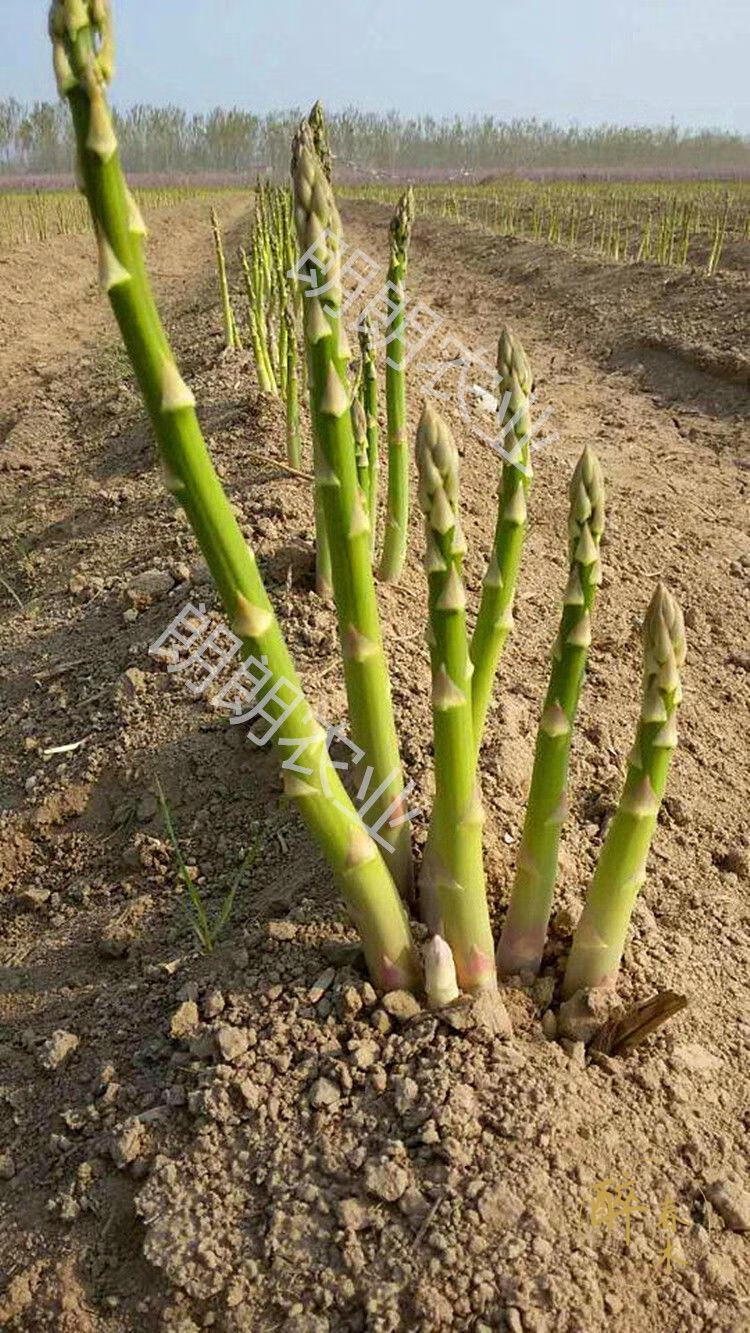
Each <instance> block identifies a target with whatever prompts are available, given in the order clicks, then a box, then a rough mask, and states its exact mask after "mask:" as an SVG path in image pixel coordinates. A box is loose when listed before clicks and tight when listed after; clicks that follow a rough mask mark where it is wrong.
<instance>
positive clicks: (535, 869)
mask: <svg viewBox="0 0 750 1333" xmlns="http://www.w3.org/2000/svg"><path fill="white" fill-rule="evenodd" d="M603 529H604V480H603V477H602V472H601V467H600V465H599V460H598V459H597V457H596V455H595V454H594V453H593V451H592V450H591V449H590V448H589V447H588V445H587V446H586V448H585V449H584V451H583V453H582V455H581V457H580V459H579V460H578V463H577V465H576V468H575V471H574V473H573V477H572V480H571V483H570V519H569V538H570V573H569V577H568V585H567V587H566V589H565V597H564V601H563V610H562V618H561V621H560V628H559V632H558V635H557V638H556V639H555V645H554V648H553V652H552V671H551V673H550V680H549V685H548V687H547V696H546V698H545V701H544V710H543V712H542V716H541V720H540V723H539V730H538V732H537V739H536V752H535V754H534V769H533V772H532V776H531V788H530V791H529V799H528V803H527V806H526V818H525V821H524V828H523V836H522V838H521V846H520V848H519V852H518V861H517V864H516V874H515V880H514V882H513V889H512V892H511V897H510V905H509V907H508V915H507V917H506V918H505V925H504V927H503V931H502V935H501V936H500V944H499V946H498V951H497V966H498V971H499V972H500V975H501V976H503V975H505V976H507V975H509V974H511V973H513V972H524V971H528V972H537V971H538V970H539V965H540V963H541V961H542V951H543V949H544V941H545V938H546V935H547V923H548V921H549V915H550V909H551V906H552V895H553V892H554V888H555V879H556V877H557V859H558V852H559V847H560V832H561V829H562V824H563V822H564V820H565V818H566V815H567V801H566V787H567V781H568V764H569V759H570V742H571V738H572V734H573V726H574V724H575V716H576V711H577V709H578V700H579V697H580V693H581V687H582V684H583V677H584V672H585V669H586V655H587V652H588V646H589V643H590V641H591V614H592V611H593V606H594V599H595V597H596V589H597V587H598V585H599V583H600V581H601V565H600V562H599V543H600V541H601V535H602V531H603Z"/></svg>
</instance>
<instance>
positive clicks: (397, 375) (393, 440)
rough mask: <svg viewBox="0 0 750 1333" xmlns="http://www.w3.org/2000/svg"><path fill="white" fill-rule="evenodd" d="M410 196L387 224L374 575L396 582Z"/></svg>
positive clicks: (400, 546)
mask: <svg viewBox="0 0 750 1333" xmlns="http://www.w3.org/2000/svg"><path fill="white" fill-rule="evenodd" d="M413 223H414V195H413V193H412V190H411V187H410V188H409V189H408V190H407V191H406V193H405V194H403V195H402V196H401V198H400V200H399V202H398V207H397V208H396V212H395V214H394V215H393V218H392V219H391V226H390V263H389V265H388V283H389V286H388V291H389V294H390V295H389V299H390V300H391V301H392V302H393V303H394V305H395V307H396V308H395V312H394V314H393V318H392V319H391V320H390V321H389V325H388V328H389V335H388V344H387V349H388V350H387V355H386V362H385V397H386V417H387V434H388V504H387V510H386V520H385V534H384V538H383V551H382V555H381V558H380V569H379V571H378V577H379V578H380V579H382V581H383V582H384V583H397V582H398V580H399V578H400V577H401V571H402V569H403V566H404V560H405V558H406V541H407V531H408V524H409V451H408V448H407V443H406V374H405V357H406V344H405V327H406V305H405V302H406V294H405V288H404V284H405V281H406V263H407V257H408V251H409V241H410V238H411V230H412V225H413Z"/></svg>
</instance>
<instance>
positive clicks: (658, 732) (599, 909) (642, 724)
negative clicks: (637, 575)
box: [563, 583, 685, 997]
mask: <svg viewBox="0 0 750 1333" xmlns="http://www.w3.org/2000/svg"><path fill="white" fill-rule="evenodd" d="M643 659H644V673H643V700H642V703H641V716H640V720H639V723H638V731H637V734H636V740H635V745H634V747H633V749H632V751H631V754H630V759H629V764H628V773H627V777H626V779H625V787H624V790H623V793H622V796H621V797H620V804H619V806H618V808H617V812H616V814H615V815H614V817H613V819H612V822H611V824H610V826H609V828H608V830H607V835H606V837H605V839H604V845H603V847H602V849H601V852H600V854H599V860H598V862H597V866H596V870H595V871H594V876H593V879H592V881H591V884H590V886H589V890H588V893H587V895H586V903H585V906H584V909H583V914H582V916H581V919H580V921H579V923H578V928H577V930H576V933H575V937H574V939H573V947H572V949H571V951H570V957H569V959H568V966H567V968H566V971H565V980H564V982H563V994H564V995H565V996H566V997H568V996H570V995H573V994H574V993H575V991H577V990H579V989H581V988H584V987H591V986H606V987H609V988H614V987H615V986H616V984H617V973H618V970H619V966H620V959H621V958H622V953H623V949H624V948H625V937H626V935H627V932H628V926H629V924H630V917H631V915H632V911H633V906H634V904H635V900H636V897H637V895H638V891H639V890H640V888H641V886H642V884H643V882H644V880H645V878H646V862H647V860H648V853H649V848H650V846H651V839H652V837H653V835H654V830H655V828H656V820H657V816H658V814H659V807H660V805H661V802H662V797H663V796H664V789H665V787H666V785H667V774H668V772H669V765H670V761H671V759H672V751H673V750H674V748H675V746H676V745H677V706H678V704H679V702H680V699H681V698H682V689H681V686H680V676H679V671H678V668H679V667H681V666H682V665H683V663H684V661H685V626H684V623H683V619H682V612H681V610H680V608H679V606H678V604H677V602H676V601H675V599H674V597H672V596H671V594H670V593H669V592H668V591H667V589H666V588H665V587H664V585H663V584H662V583H659V584H658V585H657V587H656V590H655V592H654V595H653V597H652V598H651V602H650V604H649V608H648V611H647V612H646V616H645V619H644V622H643Z"/></svg>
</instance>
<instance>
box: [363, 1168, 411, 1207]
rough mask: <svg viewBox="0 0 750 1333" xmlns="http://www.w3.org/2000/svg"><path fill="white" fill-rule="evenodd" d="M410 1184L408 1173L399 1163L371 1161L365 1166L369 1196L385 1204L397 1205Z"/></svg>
mask: <svg viewBox="0 0 750 1333" xmlns="http://www.w3.org/2000/svg"><path fill="white" fill-rule="evenodd" d="M408 1184H409V1175H408V1172H407V1171H405V1170H404V1168H403V1166H399V1165H398V1162H389V1161H371V1162H368V1163H367V1165H366V1166H365V1186H366V1188H367V1191H368V1193H369V1194H374V1195H375V1197H376V1198H377V1199H382V1200H383V1201H384V1202H385V1203H395V1202H396V1200H397V1199H400V1198H401V1195H402V1194H403V1193H404V1192H405V1190H406V1189H407V1187H408Z"/></svg>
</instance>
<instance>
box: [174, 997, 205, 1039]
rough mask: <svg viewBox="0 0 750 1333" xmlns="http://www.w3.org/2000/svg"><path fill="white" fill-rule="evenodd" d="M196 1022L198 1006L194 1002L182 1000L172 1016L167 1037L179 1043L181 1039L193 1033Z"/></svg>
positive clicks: (197, 1020) (197, 1019)
mask: <svg viewBox="0 0 750 1333" xmlns="http://www.w3.org/2000/svg"><path fill="white" fill-rule="evenodd" d="M198 1022H199V1018H198V1006H197V1004H196V1003H195V1000H184V1001H183V1003H182V1004H181V1005H179V1006H178V1008H177V1009H175V1011H174V1013H173V1014H172V1017H171V1019H170V1023H169V1035H170V1036H171V1037H174V1038H175V1040H177V1041H179V1040H180V1039H181V1038H182V1037H187V1036H189V1035H190V1033H191V1032H195V1029H196V1028H197V1026H198Z"/></svg>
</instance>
